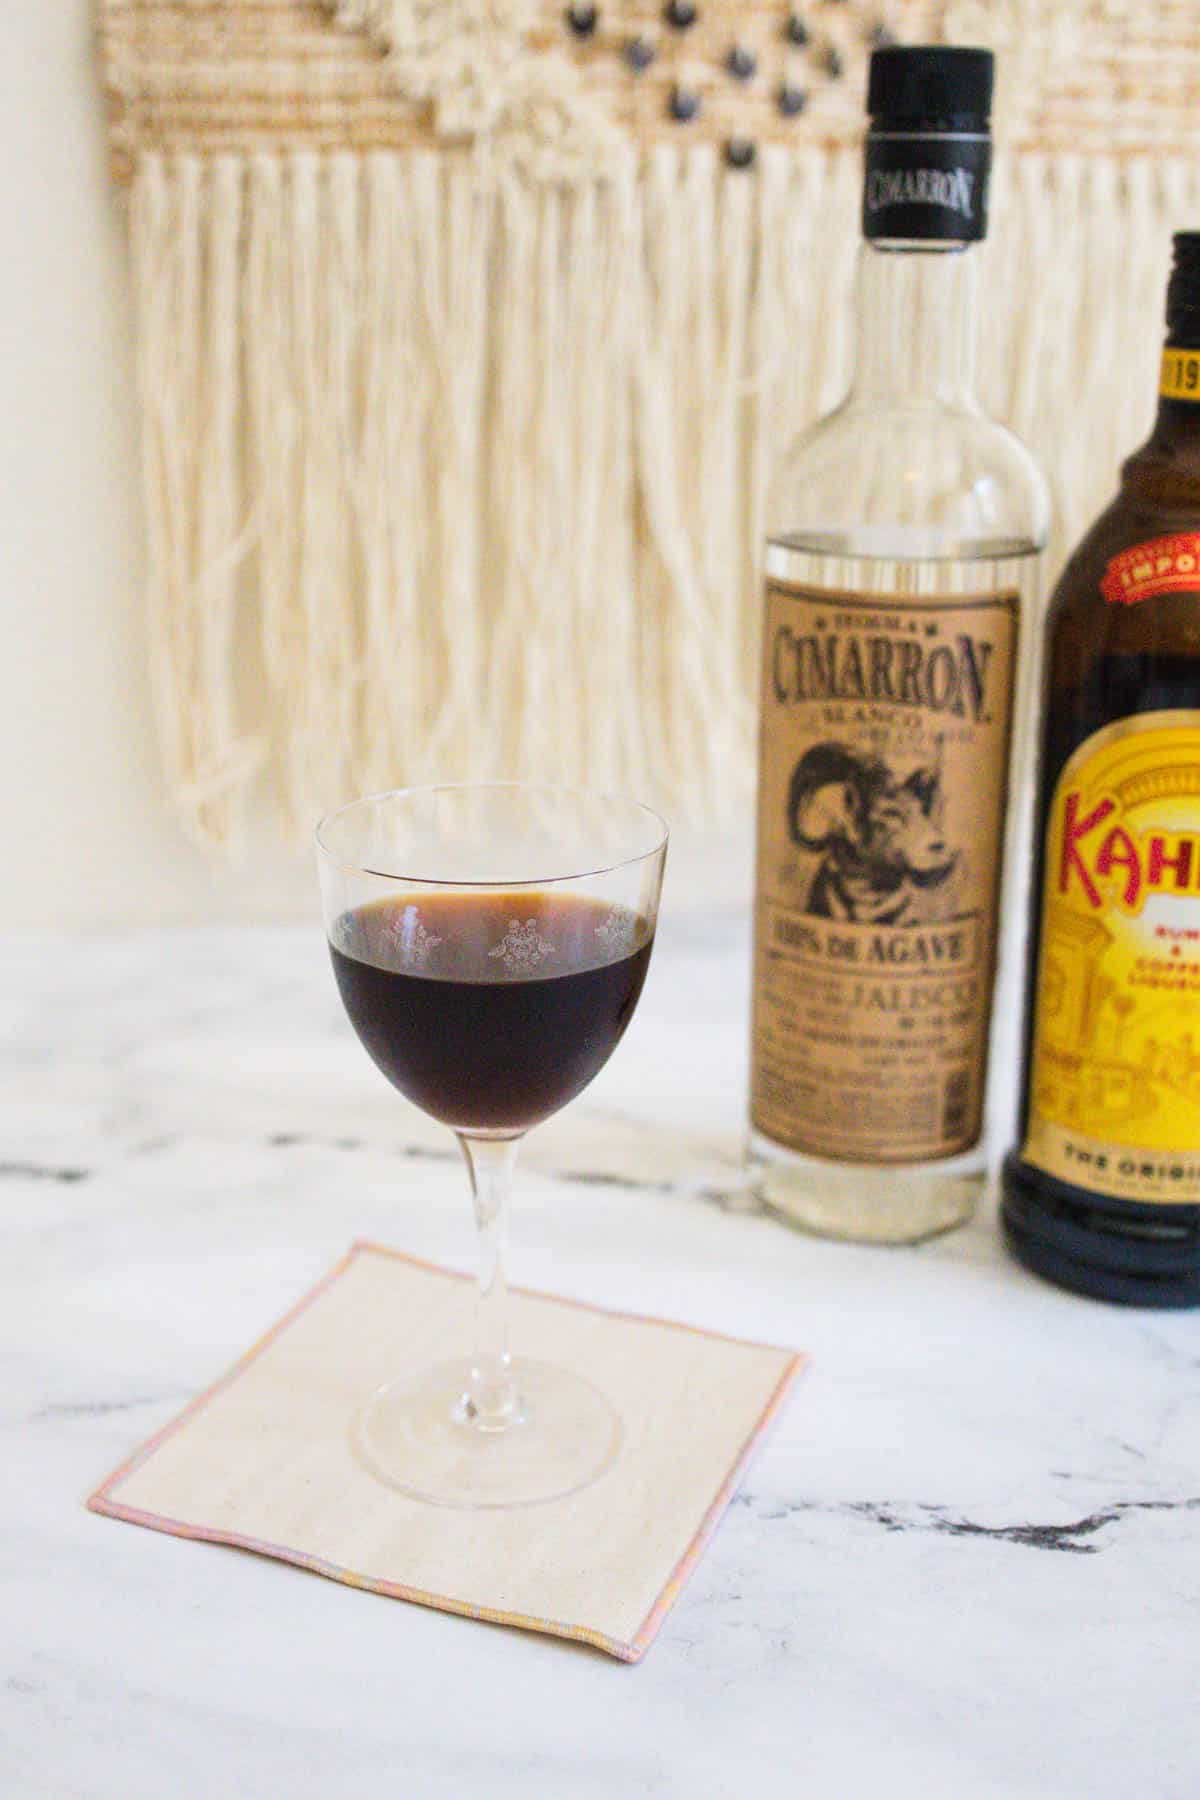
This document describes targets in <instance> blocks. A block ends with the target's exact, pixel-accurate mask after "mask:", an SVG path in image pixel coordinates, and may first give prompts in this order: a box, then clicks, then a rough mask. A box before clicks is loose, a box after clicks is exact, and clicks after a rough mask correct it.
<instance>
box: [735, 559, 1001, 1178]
mask: <svg viewBox="0 0 1200 1800" xmlns="http://www.w3.org/2000/svg"><path fill="white" fill-rule="evenodd" d="M1016 644H1017V595H1016V594H1015V593H1013V592H1004V593H989V594H977V595H964V596H961V597H960V596H957V595H955V596H953V597H942V598H940V599H938V600H937V601H936V602H930V601H926V600H921V599H919V598H916V597H901V598H898V599H897V598H887V599H882V598H880V597H879V596H878V595H867V594H859V593H842V592H830V591H828V590H821V589H811V588H803V587H797V586H793V585H790V584H788V583H784V582H780V581H768V583H767V605H766V622H765V639H764V647H763V655H764V669H763V694H762V745H761V754H760V767H759V812H758V893H757V905H756V918H755V959H754V1033H753V1039H754V1041H753V1066H752V1073H751V1115H752V1118H753V1122H754V1124H755V1126H756V1127H757V1128H758V1130H760V1131H762V1132H763V1133H765V1134H766V1136H768V1137H770V1138H772V1139H774V1140H775V1142H777V1143H780V1144H784V1145H786V1146H788V1147H790V1148H791V1149H795V1150H800V1151H803V1152H806V1153H808V1154H810V1155H814V1156H824V1157H829V1158H836V1159H838V1160H847V1161H857V1162H872V1163H908V1162H924V1161H929V1160H932V1159H934V1158H937V1157H947V1156H953V1155H955V1154H956V1153H957V1152H959V1151H962V1150H965V1149H968V1148H969V1147H970V1146H971V1145H972V1144H974V1143H975V1142H976V1141H977V1139H978V1137H979V1134H980V1130H981V1122H982V1114H983V1094H984V1087H985V1080H986V1072H987V1036H988V1022H989V1012H990V1000H991V988H992V974H993V968H994V963H995V941H996V908H997V889H998V883H999V873H1000V859H1001V850H1002V840H1003V825H1004V811H1005V800H1006V790H1007V774H1008V749H1009V736H1010V726H1011V717H1012V689H1013V676H1014V670H1015V665H1016Z"/></svg>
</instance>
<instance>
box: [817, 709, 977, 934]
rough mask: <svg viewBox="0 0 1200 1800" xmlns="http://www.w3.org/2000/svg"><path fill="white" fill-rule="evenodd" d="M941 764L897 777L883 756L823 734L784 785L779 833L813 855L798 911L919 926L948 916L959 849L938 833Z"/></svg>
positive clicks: (822, 916) (940, 825) (855, 921)
mask: <svg viewBox="0 0 1200 1800" xmlns="http://www.w3.org/2000/svg"><path fill="white" fill-rule="evenodd" d="M943 812H944V807H943V803H942V777H941V770H940V769H938V768H936V767H930V766H928V765H925V766H918V767H916V768H914V769H911V770H910V771H909V772H908V773H907V774H904V775H901V774H899V773H897V772H896V770H895V769H894V768H893V767H892V766H891V765H889V764H888V763H887V762H885V761H884V760H883V758H882V757H876V756H871V755H869V754H863V753H862V752H861V751H859V750H853V749H849V748H848V747H847V746H846V745H844V744H839V743H833V742H824V743H819V744H814V745H812V746H811V748H809V749H807V750H805V752H804V754H803V755H802V756H801V757H800V758H799V760H798V761H797V763H796V766H795V768H794V769H793V771H792V778H791V782H790V784H789V787H788V799H787V823H788V836H789V838H790V840H791V842H792V844H793V845H795V846H796V848H797V849H799V850H802V851H808V852H811V853H812V854H813V855H814V856H815V857H816V859H817V860H816V867H815V869H814V870H813V872H812V874H811V876H810V877H809V879H808V882H807V889H806V894H805V899H804V904H803V910H804V911H805V912H806V913H808V914H809V915H811V916H812V917H814V918H819V919H843V920H846V921H848V922H850V923H851V924H856V925H866V924H870V925H920V924H925V923H928V922H930V921H932V920H935V919H944V918H947V917H949V916H952V914H951V913H949V912H948V911H947V898H946V897H947V892H948V889H949V887H950V877H951V876H952V875H953V873H954V871H955V869H956V867H957V866H958V864H959V861H960V852H959V851H958V850H955V849H952V848H951V847H950V845H949V844H947V842H946V839H945V836H944V835H943V823H942V821H943Z"/></svg>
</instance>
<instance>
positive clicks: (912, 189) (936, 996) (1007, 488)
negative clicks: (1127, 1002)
mask: <svg viewBox="0 0 1200 1800" xmlns="http://www.w3.org/2000/svg"><path fill="white" fill-rule="evenodd" d="M991 79H992V66H991V57H990V55H989V54H988V53H987V52H986V51H976V50H959V49H952V48H949V47H945V46H939V47H935V48H934V47H931V48H915V49H909V48H903V49H902V48H890V49H887V50H883V51H877V52H876V53H875V55H874V57H873V58H872V68H871V85H870V102H869V104H870V111H871V113H872V129H871V134H870V136H869V138H868V144H867V169H866V183H865V193H864V235H865V241H864V243H863V246H862V249H861V251H860V264H859V270H858V288H857V344H856V355H855V367H854V376H853V383H852V386H851V389H850V392H849V394H848V395H847V397H846V399H845V400H844V401H843V402H842V404H841V405H840V406H839V407H838V408H837V409H836V410H835V411H834V412H833V413H831V414H830V415H829V416H828V417H826V418H825V419H823V420H822V421H821V422H820V423H819V424H818V425H817V426H816V427H815V428H814V429H813V430H811V431H809V432H808V433H806V434H805V435H804V436H803V437H802V438H801V439H800V441H799V442H798V443H797V444H796V445H795V447H794V448H793V449H792V451H791V452H790V454H789V455H788V456H787V457H786V458H785V460H784V462H783V465H782V467H781V469H780V471H779V475H778V477H777V480H776V482H775V485H774V489H773V495H772V499H771V503H770V509H769V535H768V543H767V548H766V557H765V573H766V589H767V598H766V621H765V632H764V685H763V720H762V743H761V758H760V778H759V779H760V787H759V831H758V871H757V893H756V917H755V979H754V1026H753V1033H754V1042H753V1056H752V1069H753V1074H752V1097H751V1120H752V1123H751V1139H750V1154H751V1159H752V1162H753V1164H754V1165H756V1181H757V1185H758V1188H759V1191H760V1193H761V1195H762V1197H763V1199H764V1200H765V1202H766V1203H767V1204H768V1205H769V1206H770V1207H771V1208H772V1209H773V1210H774V1211H775V1212H777V1213H778V1214H779V1215H781V1216H782V1217H783V1218H785V1219H787V1220H789V1221H791V1222H793V1223H795V1224H798V1225H802V1226H804V1227H807V1228H808V1229H811V1230H814V1231H819V1232H823V1233H826V1234H828V1235H832V1236H839V1237H847V1238H861V1239H866V1240H871V1241H877V1242H909V1241H914V1240H917V1239H920V1238H923V1237H927V1236H930V1235H932V1234H934V1233H936V1232H939V1231H944V1230H946V1229H948V1228H949V1227H951V1226H953V1225H955V1224H958V1223H960V1222H961V1221H963V1220H964V1219H965V1218H967V1217H968V1216H969V1214H970V1212H971V1210H972V1208H973V1206H974V1204H975V1201H976V1198H977V1196H978V1194H979V1191H980V1189H981V1187H982V1185H983V1183H984V1181H985V1179H986V1175H987V1172H988V1168H989V1164H990V1160H991V1153H992V1150H993V1147H995V1148H996V1149H999V1148H1001V1147H1002V1143H1001V1140H1002V1138H1003V1135H1004V1130H1005V1120H1003V1119H1000V1118H997V1116H996V1115H997V1105H996V1099H997V1087H996V1079H995V1077H996V1074H997V1072H998V1070H999V1069H1000V1067H1001V1066H1002V1065H1010V1064H1011V1063H1012V1062H1013V1060H1014V1059H1015V1053H1016V1049H1015V1046H1016V1038H1015V1008H1012V1007H1001V1008H996V1009H994V1008H993V1005H992V1000H993V992H994V989H995V985H996V976H997V970H998V968H999V969H1003V971H1004V975H1005V978H1006V979H1007V978H1008V971H1009V969H1010V968H1011V969H1012V970H1013V974H1014V977H1015V973H1016V967H1015V966H1016V963H1017V961H1018V960H1019V948H1020V947H1019V944H1018V943H1017V942H1016V941H1015V939H1016V933H1015V931H1014V930H1013V929H1012V925H1013V921H1014V919H1015V918H1016V917H1018V916H1019V914H1020V912H1021V910H1022V909H1020V908H1019V907H1013V906H1011V905H1008V904H1003V905H1002V902H1001V876H1002V872H1003V869H1004V864H1005V860H1006V853H1007V861H1008V863H1009V864H1010V867H1009V870H1008V876H1007V879H1006V880H1005V883H1004V885H1005V886H1006V887H1007V886H1008V885H1009V884H1010V883H1011V881H1012V879H1013V876H1014V870H1013V869H1012V867H1011V864H1012V862H1013V860H1014V853H1015V852H1016V851H1017V849H1018V845H1019V838H1020V834H1019V833H1017V832H1014V831H1012V830H1011V829H1010V830H1009V831H1008V832H1007V845H1006V816H1007V815H1008V814H1009V812H1010V811H1011V808H1010V805H1009V795H1010V793H1016V792H1018V791H1019V789H1018V783H1017V782H1015V781H1010V779H1009V771H1010V767H1011V763H1012V759H1013V757H1014V756H1017V755H1020V754H1022V751H1023V744H1024V740H1025V739H1026V737H1027V735H1028V731H1029V720H1028V709H1029V699H1030V695H1031V692H1032V688H1033V680H1032V676H1033V671H1032V668H1031V666H1030V665H1031V663H1032V659H1033V651H1034V646H1035V643H1036V637H1037V631H1036V623H1035V620H1034V619H1033V616H1032V615H1033V612H1034V608H1035V604H1036V600H1037V595H1038V582H1039V572H1040V560H1041V559H1040V551H1041V549H1042V546H1043V544H1044V541H1045V536H1046V530H1047V521H1048V501H1047V495H1046V489H1045V485H1044V482H1043V480H1042V477H1041V475H1040V473H1039V471H1038V469H1037V466H1036V464H1035V463H1034V461H1033V459H1032V457H1031V456H1030V454H1029V452H1028V451H1027V450H1026V449H1025V448H1024V446H1023V445H1022V444H1021V443H1020V442H1019V441H1018V440H1017V439H1016V438H1015V437H1014V436H1013V435H1012V434H1011V433H1010V432H1008V431H1006V430H1005V429H1004V428H1003V427H1001V426H1000V425H998V424H996V423H995V422H994V421H992V420H991V419H989V418H987V417H986V416H985V415H984V413H983V412H982V411H981V410H980V407H979V405H978V403H977V401H976V400H975V397H974V389H973V365H974V324H975V281H976V273H977V271H976V262H977V258H978V251H977V249H976V248H975V246H976V244H977V243H978V241H979V239H980V238H981V237H982V236H983V234H984V230H985V228H986V181H987V169H988V155H989V149H990V146H989V141H988V123H987V120H988V108H989V102H990V94H991ZM1002 924H1003V926H1004V929H1003V930H1001V926H1002ZM1006 1033H1007V1034H1008V1036H1011V1040H1012V1041H1011V1043H1009V1042H1008V1041H1007V1036H1006ZM989 1044H990V1053H989Z"/></svg>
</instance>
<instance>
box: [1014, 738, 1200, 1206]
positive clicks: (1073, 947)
mask: <svg viewBox="0 0 1200 1800" xmlns="http://www.w3.org/2000/svg"><path fill="white" fill-rule="evenodd" d="M1043 887H1044V894H1043V902H1042V935H1041V942H1040V947H1039V951H1038V970H1037V990H1036V1009H1037V1010H1036V1015H1035V1024H1034V1046H1033V1068H1032V1071H1031V1075H1030V1106H1029V1124H1028V1127H1027V1135H1026V1139H1025V1146H1024V1152H1023V1154H1024V1157H1025V1160H1026V1161H1027V1162H1031V1163H1034V1164H1036V1166H1037V1167H1038V1168H1040V1169H1045V1170H1046V1172H1047V1174H1050V1175H1056V1176H1058V1178H1059V1179H1060V1180H1062V1181H1068V1182H1070V1183H1071V1184H1072V1186H1074V1187H1081V1188H1086V1189H1088V1190H1089V1192H1092V1193H1097V1194H1107V1195H1111V1196H1113V1197H1114V1198H1116V1199H1121V1200H1139V1201H1148V1202H1150V1203H1152V1204H1153V1205H1156V1206H1162V1205H1165V1204H1168V1203H1170V1202H1172V1201H1180V1202H1184V1203H1186V1204H1187V1205H1191V1206H1194V1205H1195V1204H1196V1203H1197V1201H1200V712H1190V711H1173V712H1160V713H1140V714H1138V715H1136V716H1135V717H1133V718H1130V719H1122V720H1120V721H1119V722H1118V723H1117V724H1115V725H1108V726H1106V727H1105V728H1104V730H1102V731H1098V732H1095V733H1094V734H1093V735H1092V736H1091V737H1090V738H1088V739H1087V740H1086V741H1085V742H1084V743H1083V744H1081V745H1080V746H1079V748H1078V749H1077V750H1076V751H1075V753H1074V755H1073V756H1072V757H1071V758H1070V760H1069V761H1068V762H1067V764H1066V766H1065V767H1064V769H1063V771H1062V774H1061V775H1060V776H1059V779H1058V782H1057V784H1056V786H1055V790H1054V799H1053V802H1052V804H1051V807H1050V816H1049V819H1048V820H1047V824H1046V864H1045V874H1044V878H1043Z"/></svg>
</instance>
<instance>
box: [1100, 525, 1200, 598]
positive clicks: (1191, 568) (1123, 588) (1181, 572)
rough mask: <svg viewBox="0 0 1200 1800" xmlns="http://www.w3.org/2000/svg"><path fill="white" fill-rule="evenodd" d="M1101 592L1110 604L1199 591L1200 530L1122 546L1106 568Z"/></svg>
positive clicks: (1180, 532) (1175, 533) (1173, 533)
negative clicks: (1126, 546)
mask: <svg viewBox="0 0 1200 1800" xmlns="http://www.w3.org/2000/svg"><path fill="white" fill-rule="evenodd" d="M1100 592H1101V593H1102V594H1103V595H1104V598H1105V599H1106V600H1107V601H1108V602H1109V604H1110V605H1112V606H1136V605H1137V603H1138V601H1139V600H1150V599H1153V597H1154V595H1155V594H1182V593H1193V594H1194V593H1198V592H1200V531H1176V532H1172V533H1171V535H1170V537H1160V538H1151V539H1150V540H1149V541H1148V542H1147V543H1145V544H1134V545H1132V546H1131V548H1130V549H1128V550H1122V551H1121V552H1120V554H1119V555H1118V556H1114V557H1113V558H1112V559H1111V561H1110V562H1109V565H1108V567H1107V568H1106V569H1105V571H1104V578H1103V580H1102V581H1101V583H1100Z"/></svg>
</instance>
